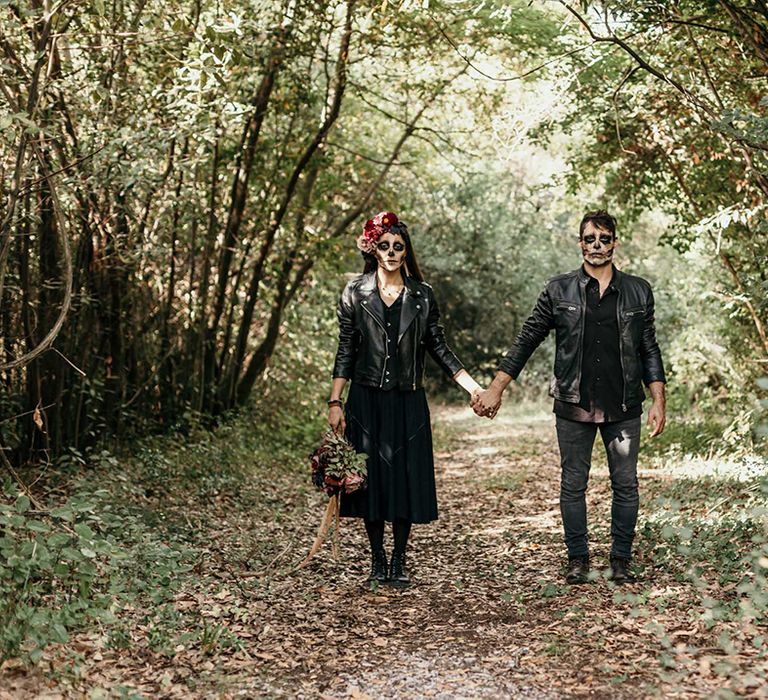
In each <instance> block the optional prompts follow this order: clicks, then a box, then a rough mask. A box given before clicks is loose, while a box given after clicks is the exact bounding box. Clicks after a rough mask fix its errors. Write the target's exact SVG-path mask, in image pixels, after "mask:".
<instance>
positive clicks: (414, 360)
mask: <svg viewBox="0 0 768 700" xmlns="http://www.w3.org/2000/svg"><path fill="white" fill-rule="evenodd" d="M413 323H414V325H415V326H416V333H415V334H414V343H418V342H419V340H418V338H419V317H418V316H417V317H416V318H414V319H413ZM417 352H418V348H416V347H415V346H414V348H413V389H414V391H415V390H416V354H417Z"/></svg>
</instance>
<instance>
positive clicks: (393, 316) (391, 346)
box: [381, 290, 403, 391]
mask: <svg viewBox="0 0 768 700" xmlns="http://www.w3.org/2000/svg"><path fill="white" fill-rule="evenodd" d="M382 303H383V302H382ZM402 308H403V291H402V290H400V294H399V295H398V297H397V299H396V300H395V301H394V303H393V304H392V305H391V306H387V305H386V304H384V325H385V327H386V329H387V359H386V362H385V363H384V364H385V367H384V381H383V383H382V385H381V388H382V389H384V390H385V391H387V390H389V389H395V388H397V377H398V374H399V370H398V366H397V334H398V332H399V329H400V311H401V310H402Z"/></svg>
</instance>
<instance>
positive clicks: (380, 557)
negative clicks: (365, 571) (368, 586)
mask: <svg viewBox="0 0 768 700" xmlns="http://www.w3.org/2000/svg"><path fill="white" fill-rule="evenodd" d="M386 580H387V553H386V552H385V551H384V550H383V549H378V550H376V551H375V552H373V554H372V555H371V574H370V576H368V583H374V582H375V583H377V584H382V583H385V582H386Z"/></svg>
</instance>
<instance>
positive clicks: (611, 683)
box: [222, 408, 704, 698]
mask: <svg viewBox="0 0 768 700" xmlns="http://www.w3.org/2000/svg"><path fill="white" fill-rule="evenodd" d="M433 418H434V420H435V423H436V436H437V439H436V442H437V443H438V444H439V445H441V446H443V449H442V451H440V452H438V454H437V455H436V456H437V463H438V495H439V502H440V519H439V520H438V521H437V522H435V523H432V524H430V525H426V526H419V527H415V528H414V534H413V537H412V543H411V545H410V553H409V556H410V568H411V574H412V579H413V586H412V587H411V588H410V589H408V590H406V591H393V590H391V589H388V588H382V589H380V590H378V591H375V592H370V591H365V590H364V589H363V587H362V586H361V581H363V580H364V578H365V575H366V573H367V568H368V561H367V554H366V553H365V552H366V549H365V544H364V539H363V536H362V532H361V531H362V528H360V527H357V526H356V524H355V523H353V522H348V523H345V529H344V536H343V551H342V561H341V562H339V563H338V564H337V563H334V562H333V561H332V559H331V558H330V556H329V555H328V554H327V553H326V555H325V556H324V557H321V558H320V560H319V561H318V562H317V563H315V564H313V565H312V566H311V567H310V569H309V570H307V571H304V572H302V573H301V574H300V575H298V576H293V577H291V578H290V579H288V580H284V581H282V582H276V583H275V585H276V589H275V590H274V591H273V593H275V594H277V595H276V598H277V599H276V600H274V601H273V602H272V603H270V605H269V607H268V608H266V609H265V610H263V612H262V621H263V622H264V628H263V630H262V632H261V633H260V634H259V639H258V641H257V642H256V644H255V647H254V654H255V656H257V657H258V658H259V659H261V661H262V662H264V661H266V662H267V664H266V665H263V666H262V675H261V676H260V678H257V679H253V678H252V679H251V680H250V681H249V687H250V689H251V690H250V692H253V693H263V692H267V693H269V694H282V693H286V694H289V695H301V696H305V697H326V698H344V697H352V698H360V697H370V698H380V697H392V698H395V697H397V698H425V697H429V698H480V697H485V698H487V697H493V698H504V697H515V698H518V697H522V698H549V697H563V696H586V695H589V696H598V697H610V698H617V697H627V698H629V697H640V696H646V695H649V694H655V693H656V692H659V691H658V690H654V688H655V687H657V686H659V683H660V679H659V677H658V675H657V674H658V670H659V664H658V660H657V651H658V644H657V640H656V639H655V638H654V636H653V634H651V633H649V632H647V631H641V627H642V625H641V624H638V622H637V621H636V620H634V619H633V618H632V617H631V616H632V610H631V609H632V606H631V604H630V603H627V602H617V603H615V602H614V594H615V593H616V589H615V588H614V587H613V586H612V584H610V583H609V582H608V581H607V580H605V579H601V580H599V581H598V582H596V583H595V584H593V585H589V586H582V587H568V586H565V585H564V584H563V578H562V573H561V566H562V564H563V544H562V535H561V529H560V528H561V526H560V517H559V506H558V483H559V466H558V455H557V451H556V447H555V445H554V425H553V418H552V414H551V413H549V412H541V411H539V412H535V413H530V414H527V415H522V414H521V412H520V411H515V410H514V409H512V410H510V409H508V410H506V411H505V412H504V413H502V414H500V415H499V417H498V418H497V419H496V420H495V421H493V422H490V421H486V420H478V419H477V418H475V416H474V415H473V414H472V413H471V411H469V410H468V409H467V410H464V409H455V408H451V409H440V410H437V411H435V415H434V416H433ZM596 457H597V453H596ZM609 498H610V491H609V487H608V478H607V470H606V469H605V468H604V466H601V463H600V460H599V459H596V467H595V468H594V471H593V479H592V484H591V487H590V491H589V506H590V521H591V523H592V531H591V535H592V541H593V557H594V560H595V562H596V564H597V565H598V566H599V565H600V564H601V563H603V564H604V563H605V560H606V558H607V554H608V546H609V538H608V525H609V508H610V504H609ZM639 586H641V584H638V587H639ZM644 622H645V621H642V623H643V624H644ZM222 680H224V679H223V678H222ZM233 680H234V678H233V677H230V678H229V679H228V680H224V683H225V685H226V686H227V687H228V688H229V689H231V690H232V691H234V690H235V688H239V689H240V690H241V692H242V691H243V690H244V689H243V687H242V686H241V685H240V683H241V682H242V680H243V679H242V677H240V678H239V679H238V680H237V681H235V682H232V681H233ZM662 686H665V689H664V691H663V692H664V693H665V694H666V695H667V696H668V697H671V696H675V695H677V696H681V697H683V696H697V695H699V694H700V693H702V692H704V689H703V688H699V689H695V688H687V689H686V688H685V687H681V686H672V685H670V684H669V683H663V682H662Z"/></svg>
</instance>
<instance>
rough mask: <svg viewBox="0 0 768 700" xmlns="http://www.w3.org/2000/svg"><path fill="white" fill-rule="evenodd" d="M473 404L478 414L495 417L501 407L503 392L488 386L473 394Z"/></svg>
mask: <svg viewBox="0 0 768 700" xmlns="http://www.w3.org/2000/svg"><path fill="white" fill-rule="evenodd" d="M471 406H472V408H473V409H474V411H475V413H476V414H477V415H478V416H485V417H486V418H491V419H493V418H495V417H496V414H497V413H498V411H499V408H500V407H501V392H499V391H497V390H495V389H493V388H488V389H486V390H485V391H481V392H478V393H477V394H473V396H472V402H471Z"/></svg>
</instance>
